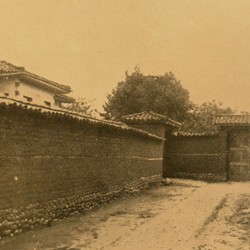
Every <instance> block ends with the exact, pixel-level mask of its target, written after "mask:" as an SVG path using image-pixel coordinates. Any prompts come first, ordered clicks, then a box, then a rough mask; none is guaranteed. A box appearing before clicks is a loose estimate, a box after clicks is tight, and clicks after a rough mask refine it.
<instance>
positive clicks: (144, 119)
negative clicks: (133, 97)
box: [121, 111, 181, 127]
mask: <svg viewBox="0 0 250 250" xmlns="http://www.w3.org/2000/svg"><path fill="white" fill-rule="evenodd" d="M121 121H122V122H124V123H127V124H166V125H170V126H173V127H180V126H181V123H179V122H177V121H174V120H172V119H170V118H168V117H167V116H165V115H160V114H157V113H154V112H152V111H144V112H141V113H136V114H131V115H126V116H123V117H122V118H121Z"/></svg>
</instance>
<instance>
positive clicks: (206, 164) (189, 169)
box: [163, 131, 227, 181]
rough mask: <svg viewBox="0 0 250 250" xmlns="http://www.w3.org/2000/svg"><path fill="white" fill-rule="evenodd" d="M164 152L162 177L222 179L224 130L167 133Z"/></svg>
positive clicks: (223, 172) (223, 171)
mask: <svg viewBox="0 0 250 250" xmlns="http://www.w3.org/2000/svg"><path fill="white" fill-rule="evenodd" d="M164 156H165V162H164V168H163V176H164V177H177V178H191V179H203V180H213V181H225V180H226V179H227V132H226V131H220V133H219V134H218V135H215V136H174V135H168V138H167V139H166V146H165V152H164Z"/></svg>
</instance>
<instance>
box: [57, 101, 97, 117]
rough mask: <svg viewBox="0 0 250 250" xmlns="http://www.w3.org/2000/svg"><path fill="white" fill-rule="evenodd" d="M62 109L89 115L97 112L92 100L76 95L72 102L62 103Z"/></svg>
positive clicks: (93, 115)
mask: <svg viewBox="0 0 250 250" xmlns="http://www.w3.org/2000/svg"><path fill="white" fill-rule="evenodd" d="M62 109H64V110H67V111H70V112H75V113H78V114H81V115H86V116H90V117H97V116H98V112H97V110H96V109H95V108H94V105H93V101H88V100H86V99H85V98H82V97H78V98H77V100H76V101H74V102H73V103H63V104H62Z"/></svg>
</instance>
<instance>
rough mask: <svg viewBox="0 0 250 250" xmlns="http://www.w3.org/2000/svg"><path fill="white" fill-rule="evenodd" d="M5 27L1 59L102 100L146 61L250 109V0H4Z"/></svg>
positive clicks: (154, 69) (202, 92) (209, 96)
mask: <svg viewBox="0 0 250 250" xmlns="http://www.w3.org/2000/svg"><path fill="white" fill-rule="evenodd" d="M0 34H1V38H0V60H6V61H8V62H10V63H13V64H15V65H18V66H24V67H25V68H26V70H28V71H31V72H32V73H36V74H38V75H41V76H43V77H47V78H48V79H50V80H54V81H57V82H59V83H61V84H67V85H70V86H71V87H72V89H73V93H72V95H73V96H75V97H76V96H81V97H86V98H88V99H93V98H96V99H97V101H96V105H97V107H98V108H99V107H101V106H102V104H103V103H104V101H105V99H106V95H107V93H109V92H111V90H112V89H113V88H114V87H115V86H116V85H117V83H118V82H119V81H121V80H123V79H124V77H125V71H126V70H128V72H129V73H131V72H132V71H133V69H134V66H135V65H139V66H140V69H141V71H142V73H144V74H146V75H147V74H159V75H161V74H164V73H165V72H169V71H172V72H173V73H174V74H175V75H176V77H177V79H179V80H180V81H181V83H182V85H183V86H184V88H187V89H188V90H189V92H190V97H191V100H192V101H194V102H196V103H202V102H203V101H209V100H213V99H215V100H218V101H221V102H223V103H224V104H225V105H227V106H231V107H233V108H238V109H240V110H245V111H250V91H249V90H250V0H102V1H101V0H19V1H14V0H0Z"/></svg>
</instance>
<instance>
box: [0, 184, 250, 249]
mask: <svg viewBox="0 0 250 250" xmlns="http://www.w3.org/2000/svg"><path fill="white" fill-rule="evenodd" d="M249 239H250V183H219V184H207V183H203V182H198V181H179V180H176V181H174V182H173V184H172V185H170V186H162V187H159V188H156V189H152V190H149V191H146V192H144V193H143V194H140V195H136V196H134V197H127V198H126V199H123V200H120V201H115V202H114V203H112V204H109V205H106V206H104V207H102V208H101V209H98V210H96V211H92V212H90V213H88V214H86V215H78V216H74V217H72V218H69V219H65V220H63V221H60V222H58V223H56V224H55V225H53V226H52V227H49V228H44V229H40V230H35V231H33V232H28V233H25V234H22V235H19V236H17V237H15V238H12V239H7V240H5V242H3V243H2V244H0V247H1V249H3V250H82V249H99V250H101V249H102V250H109V249H122V250H123V249H131V250H140V249H143V250H145V249H166V250H168V249H169V250H170V249H173V250H175V249H177V250H182V249H185V250H186V249H196V250H200V249H205V250H210V249H220V250H221V249H226V250H227V249H228V250H230V249H233V250H235V249H238V250H240V249H242V250H243V249H246V250H249V249H250V240H249Z"/></svg>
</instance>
